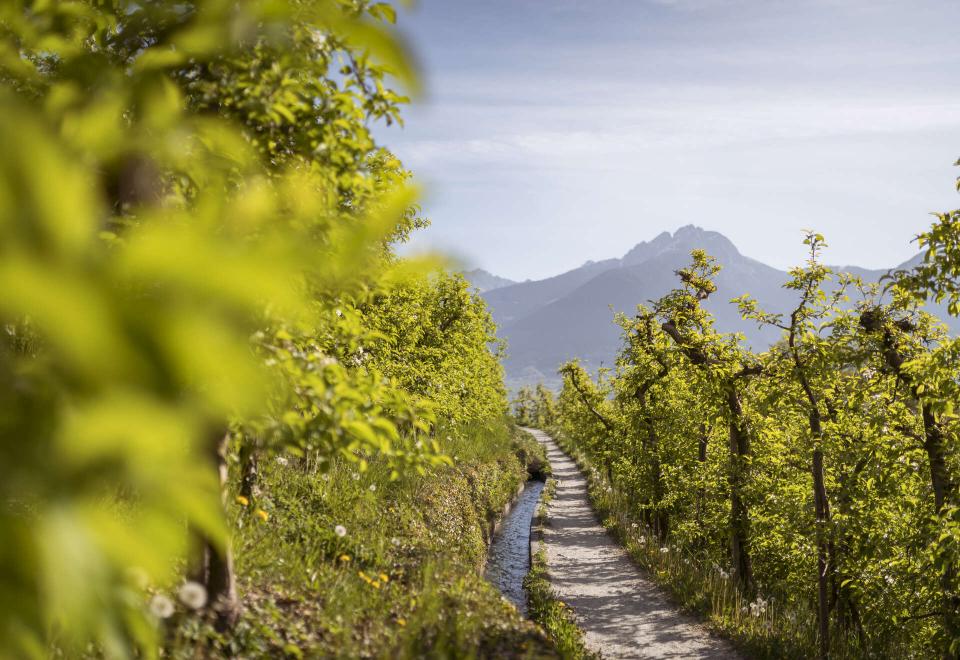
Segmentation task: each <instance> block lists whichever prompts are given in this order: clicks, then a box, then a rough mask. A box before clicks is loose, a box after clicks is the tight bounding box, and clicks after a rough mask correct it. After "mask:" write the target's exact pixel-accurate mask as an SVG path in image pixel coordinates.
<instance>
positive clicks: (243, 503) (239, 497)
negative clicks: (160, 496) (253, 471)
mask: <svg viewBox="0 0 960 660" xmlns="http://www.w3.org/2000/svg"><path fill="white" fill-rule="evenodd" d="M237 504H239V505H240V506H250V500H248V499H247V498H246V497H244V496H243V495H237Z"/></svg>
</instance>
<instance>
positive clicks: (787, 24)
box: [383, 0, 960, 280]
mask: <svg viewBox="0 0 960 660" xmlns="http://www.w3.org/2000/svg"><path fill="white" fill-rule="evenodd" d="M399 24H400V28H401V31H402V32H403V33H404V34H405V35H406V36H407V37H408V40H409V43H410V45H411V48H412V50H413V52H414V54H415V57H416V59H417V60H418V61H419V64H420V67H421V70H422V72H423V82H424V92H423V93H422V94H421V95H420V96H419V98H417V99H416V100H415V102H414V103H413V105H412V106H411V107H408V108H407V109H406V112H405V117H406V125H405V127H404V128H403V129H400V130H395V129H392V128H391V129H389V131H388V132H386V133H385V134H384V135H383V139H384V141H385V142H386V144H388V145H389V146H390V147H391V148H392V149H393V150H394V151H395V152H396V153H397V154H398V155H399V156H400V157H401V159H402V160H403V161H404V163H405V164H406V165H407V166H408V167H409V168H410V169H412V170H413V172H414V174H415V176H416V180H417V181H418V182H419V184H420V185H421V186H422V188H423V197H422V206H423V210H424V215H425V216H427V217H428V218H430V220H431V221H432V226H431V227H430V228H429V229H427V230H425V231H421V232H418V234H417V236H416V237H415V238H414V240H413V241H412V242H411V244H410V246H408V247H407V248H405V250H406V251H408V252H419V251H431V250H432V251H441V252H445V253H447V254H449V255H452V256H454V257H455V258H457V259H459V261H460V263H461V264H462V265H463V266H464V267H467V268H472V267H482V268H484V269H486V270H488V271H490V272H492V273H494V274H497V275H500V276H503V277H509V278H511V279H515V280H523V279H527V278H532V279H539V278H543V277H548V276H551V275H555V274H558V273H560V272H563V271H566V270H569V269H571V268H575V267H577V266H579V265H581V264H582V263H583V262H585V261H587V260H591V259H592V260H599V259H605V258H610V257H619V256H622V255H623V254H624V253H625V252H627V250H628V249H629V248H630V247H632V246H633V245H634V244H636V243H638V242H640V241H644V240H650V239H652V238H653V237H654V236H656V235H657V234H659V233H661V232H662V231H665V230H666V231H671V232H672V231H674V230H676V229H677V228H678V227H680V226H683V225H687V224H695V225H698V226H701V227H704V228H706V229H713V230H716V231H720V232H722V233H723V234H725V235H726V236H727V237H728V238H730V239H731V240H732V241H733V242H734V243H735V244H736V245H737V247H738V248H739V249H740V251H741V252H743V253H744V254H746V255H747V256H750V257H753V258H755V259H759V260H761V261H764V262H766V263H768V264H770V265H772V266H776V267H780V268H785V267H787V266H790V265H793V264H796V263H799V262H800V261H801V260H802V259H803V254H804V253H803V246H802V244H801V232H802V230H803V229H805V228H812V229H815V230H817V231H819V232H821V233H823V234H824V235H825V236H826V238H827V241H828V243H829V245H830V248H829V249H828V251H827V253H826V259H827V261H828V262H830V263H833V264H837V265H859V266H864V267H869V268H885V267H891V266H894V265H897V264H899V263H901V262H903V261H905V260H907V259H908V258H910V257H911V256H913V255H914V254H915V253H916V252H917V246H916V244H915V243H911V241H912V239H913V238H914V237H915V236H916V234H917V233H919V232H920V231H922V230H923V229H924V228H926V227H928V226H929V225H930V223H931V222H932V220H933V218H932V217H931V216H930V215H929V214H930V213H931V212H933V211H945V210H948V209H954V208H957V207H960V195H958V194H957V193H956V192H955V189H954V181H955V178H956V177H957V175H960V168H955V167H953V163H954V162H955V161H956V160H957V158H958V157H960V39H957V29H958V28H960V2H958V1H957V0H898V1H893V0H473V1H468V0H420V1H419V3H417V5H416V6H415V7H414V8H413V9H412V10H409V11H404V12H401V15H400V18H399Z"/></svg>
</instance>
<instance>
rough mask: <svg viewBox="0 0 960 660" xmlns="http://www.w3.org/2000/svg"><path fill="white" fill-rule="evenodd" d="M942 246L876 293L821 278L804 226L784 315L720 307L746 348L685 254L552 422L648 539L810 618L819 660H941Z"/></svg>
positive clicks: (950, 261) (948, 633) (945, 245)
mask: <svg viewBox="0 0 960 660" xmlns="http://www.w3.org/2000/svg"><path fill="white" fill-rule="evenodd" d="M958 239H960V215H958V213H956V212H954V213H948V214H944V215H942V216H940V219H939V221H938V223H937V224H936V225H935V226H934V228H933V229H932V231H931V232H929V233H927V234H924V235H923V236H922V237H921V241H922V243H923V244H924V245H925V246H926V248H927V260H926V261H925V262H924V263H923V264H922V265H921V266H919V267H918V268H917V269H915V270H914V271H910V272H905V273H898V274H895V275H894V277H893V278H892V279H891V280H890V281H888V282H886V287H885V288H881V287H880V286H879V285H865V284H864V283H862V282H861V281H859V280H858V279H857V278H854V277H851V276H848V275H843V274H839V273H835V272H833V271H832V269H830V268H828V267H826V266H824V265H823V264H822V262H821V260H820V253H821V250H822V248H823V247H824V240H823V237H822V236H820V235H818V234H814V233H809V234H808V235H807V236H806V240H805V243H806V245H807V246H808V248H809V259H808V260H807V262H806V263H805V264H804V265H803V266H800V267H797V268H794V269H792V270H791V271H790V279H789V281H788V282H787V283H786V285H785V286H786V287H787V288H789V289H791V290H793V291H795V292H796V301H797V302H796V307H795V308H794V309H792V310H790V311H789V313H786V314H778V313H772V312H770V311H767V310H764V309H763V308H762V307H761V306H760V305H759V304H758V303H757V301H755V300H753V299H751V298H750V297H749V296H744V297H742V298H738V299H736V300H735V301H734V302H735V303H736V304H738V305H739V308H740V312H741V314H742V316H743V317H744V318H745V319H748V320H752V321H754V322H756V323H758V324H761V325H769V326H773V327H776V328H779V329H780V330H781V332H782V339H781V340H780V341H779V342H777V343H776V344H775V345H774V346H772V347H771V348H770V349H769V350H767V351H764V352H762V353H756V352H753V351H751V350H749V349H748V348H746V347H745V346H744V343H743V342H742V338H741V337H738V336H736V335H731V334H724V333H720V332H718V331H717V330H716V329H715V327H714V319H713V317H712V316H711V314H710V313H709V312H707V311H706V309H705V308H704V306H703V303H704V301H705V300H707V299H708V298H709V297H710V296H711V295H713V294H714V293H715V291H716V286H715V284H714V277H715V275H716V274H717V272H718V271H719V269H720V266H719V265H718V264H717V263H716V262H715V261H714V260H713V259H712V258H711V257H710V256H708V255H707V254H705V253H704V252H702V251H695V252H693V254H692V263H691V264H690V265H689V266H688V267H686V268H683V269H681V270H680V271H678V272H677V276H678V278H679V285H678V287H677V288H676V289H674V290H673V291H671V292H670V293H668V294H667V295H665V296H664V297H662V298H661V299H659V300H657V301H655V302H652V303H651V304H650V305H649V306H644V305H641V306H639V307H638V309H637V313H636V315H635V316H634V317H632V318H630V317H626V316H623V315H620V316H618V318H617V321H618V323H619V324H620V326H621V327H622V328H623V348H622V350H621V352H620V354H619V357H618V360H617V366H616V370H615V371H614V372H613V373H611V372H609V371H607V372H601V374H600V376H599V378H598V379H597V380H596V381H594V380H592V379H591V377H590V375H589V374H588V373H587V372H586V371H585V370H584V369H583V368H582V367H581V366H580V365H579V364H578V363H577V362H571V363H568V364H566V365H564V367H563V368H562V369H561V373H562V375H563V377H564V385H563V390H562V392H561V394H560V396H559V400H558V402H557V404H556V406H557V414H556V417H555V418H554V420H553V421H554V423H555V424H556V425H557V426H558V427H559V430H560V432H562V433H563V434H564V435H565V436H566V437H567V438H568V439H570V440H571V441H572V442H573V443H574V444H575V445H576V446H577V447H578V448H579V449H581V450H582V451H584V452H585V453H586V454H587V456H588V457H589V458H590V459H591V461H592V462H593V464H594V465H595V466H600V467H602V471H603V472H604V478H605V479H607V480H608V481H609V483H610V484H611V485H612V487H613V488H614V489H615V490H616V491H617V492H618V493H619V494H620V495H621V496H624V497H627V498H628V500H629V507H630V509H631V510H632V511H633V512H635V514H636V516H637V517H638V519H640V520H642V521H643V522H644V523H645V524H646V527H647V529H648V533H649V534H650V535H651V536H652V537H654V538H656V539H658V540H659V543H660V544H661V545H663V546H665V547H668V546H669V547H675V548H677V549H678V550H679V551H680V552H681V553H683V554H684V556H686V557H687V558H692V559H694V560H695V561H696V562H698V563H699V565H701V566H704V567H714V568H713V569H711V570H717V571H720V572H721V573H722V574H723V575H728V574H729V575H730V578H731V579H732V580H735V583H736V585H737V588H738V590H739V592H740V593H741V594H742V595H743V596H744V597H745V599H746V600H747V601H750V600H754V599H761V600H762V601H763V602H768V601H769V600H770V598H771V597H773V598H775V600H776V601H777V602H778V603H779V605H778V607H780V608H781V609H782V610H785V611H787V610H792V611H794V612H797V611H799V612H809V611H812V612H813V613H814V616H812V617H811V619H812V620H815V621H816V630H815V631H811V637H813V638H815V639H816V640H817V648H818V652H819V655H820V657H827V656H828V655H830V654H831V653H832V652H837V651H841V650H842V651H846V652H848V653H851V654H853V655H858V654H864V653H867V652H870V653H874V654H878V655H881V656H894V655H900V654H910V655H920V656H922V655H928V654H936V653H939V654H941V655H943V657H956V656H957V655H960V580H958V571H960V501H958V478H960V443H958V433H960V426H958V419H957V416H956V415H955V412H954V402H955V401H956V399H957V394H958V391H957V388H958V383H960V379H958V374H960V362H958V359H960V340H958V339H956V338H952V337H949V336H948V335H947V333H946V331H945V329H944V328H943V326H942V325H941V324H940V323H939V322H937V320H936V319H934V318H933V317H931V316H930V315H929V314H927V313H925V312H924V311H923V309H922V305H921V302H922V301H923V300H924V299H926V298H928V297H932V298H935V299H937V300H944V299H947V300H948V301H949V302H950V304H951V310H953V311H955V310H956V299H957V287H956V275H957V273H958V272H960V270H958V269H957V263H958V261H957V254H958V251H957V246H958ZM538 408H539V407H538V406H537V405H532V406H528V407H527V409H525V412H526V415H527V417H528V418H536V417H537V415H538ZM935 649H938V650H935Z"/></svg>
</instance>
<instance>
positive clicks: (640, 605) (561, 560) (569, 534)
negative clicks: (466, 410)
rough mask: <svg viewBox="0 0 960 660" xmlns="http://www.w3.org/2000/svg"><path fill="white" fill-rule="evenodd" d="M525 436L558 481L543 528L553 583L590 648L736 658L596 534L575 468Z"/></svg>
mask: <svg viewBox="0 0 960 660" xmlns="http://www.w3.org/2000/svg"><path fill="white" fill-rule="evenodd" d="M530 432H531V433H533V435H534V436H535V437H536V438H537V440H539V441H540V442H541V443H542V444H543V445H544V446H545V447H546V449H547V456H548V457H549V459H550V465H551V467H552V469H553V476H554V477H555V478H556V479H557V480H558V484H557V491H556V495H555V496H554V498H553V500H552V501H551V502H550V506H549V509H548V511H547V523H546V525H544V542H545V545H546V550H547V566H548V569H549V573H550V582H551V583H552V584H553V587H554V589H555V590H556V592H557V594H558V596H559V597H560V599H561V600H562V601H564V602H565V603H567V604H568V605H569V606H570V607H572V608H573V611H574V612H575V613H576V615H577V621H578V623H579V624H580V626H581V627H582V628H583V630H584V632H585V634H586V642H587V645H588V646H589V647H590V648H591V649H593V650H596V651H600V652H601V653H602V654H603V657H604V658H723V659H731V660H732V659H734V658H739V657H740V656H739V655H738V654H737V653H736V652H735V651H734V650H733V647H732V646H731V645H730V644H729V642H727V641H725V640H722V639H718V638H716V637H712V636H711V635H710V633H709V632H708V631H707V630H706V629H705V628H704V627H703V626H702V625H700V624H699V623H698V622H697V621H696V620H694V619H692V618H691V617H689V616H686V615H684V614H682V613H680V612H679V611H678V610H677V608H676V606H674V605H673V604H672V603H671V602H670V601H669V599H668V598H667V597H666V595H664V594H663V593H662V592H661V591H660V590H659V589H658V588H657V586H656V585H655V584H654V583H653V582H651V581H650V580H649V579H648V578H647V577H646V576H645V575H644V574H643V573H642V571H641V570H640V569H639V568H638V567H637V566H636V565H635V564H634V563H633V562H632V561H631V560H630V558H629V557H628V556H627V554H626V552H625V551H624V550H623V548H621V547H620V545H619V544H618V543H617V542H616V541H615V540H614V539H613V538H612V537H611V536H610V535H609V534H607V531H606V530H605V529H604V528H603V527H601V525H600V523H599V522H598V520H597V517H596V515H595V514H594V512H593V509H592V508H591V507H590V503H589V500H588V499H587V482H586V479H585V478H584V476H583V474H582V473H581V472H580V470H578V469H577V466H576V464H575V463H574V462H573V460H572V459H571V458H570V457H569V456H567V455H566V454H565V453H563V451H561V449H560V448H559V447H558V446H557V444H556V443H555V442H554V441H553V439H552V438H550V437H549V436H547V435H546V434H545V433H542V432H541V431H534V430H532V429H531V430H530Z"/></svg>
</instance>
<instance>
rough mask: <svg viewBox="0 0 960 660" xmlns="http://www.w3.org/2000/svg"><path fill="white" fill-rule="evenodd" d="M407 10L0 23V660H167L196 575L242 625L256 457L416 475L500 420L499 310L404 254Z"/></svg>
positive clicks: (286, 7)
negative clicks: (164, 607)
mask: <svg viewBox="0 0 960 660" xmlns="http://www.w3.org/2000/svg"><path fill="white" fill-rule="evenodd" d="M395 18H396V16H395V11H394V9H393V7H391V6H390V5H389V4H387V3H382V2H370V1H368V0H315V1H308V2H302V1H300V0H296V1H294V0H290V1H287V0H270V1H265V2H261V1H252V2H242V3H237V2H233V1H232V0H196V1H193V2H146V3H144V2H127V1H125V0H117V1H115V2H106V3H105V2H93V1H90V2H86V1H80V2H69V3H63V2H52V3H51V2H40V1H35V0H15V1H13V2H6V3H3V6H2V7H0V109H2V116H3V122H0V144H3V145H4V148H3V150H2V153H0V290H2V291H3V295H2V296H0V319H2V322H3V328H4V331H3V333H2V339H0V657H46V656H47V655H48V654H50V653H51V652H54V651H60V652H64V653H66V654H67V655H70V656H71V657H73V656H76V655H77V654H78V653H79V652H80V651H81V650H82V649H86V650H90V649H93V650H94V652H95V653H98V654H106V655H109V656H119V657H124V656H132V655H137V656H138V657H139V656H146V657H153V656H155V655H156V654H157V649H158V645H159V640H160V638H159V636H158V627H157V625H156V624H157V622H156V620H155V619H153V618H152V617H151V616H150V615H149V613H148V611H147V607H146V599H147V594H148V593H149V590H150V589H152V588H153V587H155V586H157V585H160V586H169V585H170V584H171V583H175V582H176V581H177V580H180V579H182V578H183V577H188V578H190V579H192V580H194V581H196V582H198V583H200V584H201V585H203V587H204V588H205V590H206V594H207V599H206V600H207V602H208V607H207V609H208V611H209V612H210V616H211V617H212V618H215V619H216V621H217V623H218V625H219V626H220V628H221V629H228V628H229V627H230V626H231V625H232V623H233V622H234V621H235V619H236V616H237V612H238V608H239V606H240V597H239V595H238V594H237V592H236V584H235V580H234V574H233V558H232V556H231V550H230V541H229V536H230V535H229V531H228V524H227V520H226V518H225V515H224V504H225V500H226V498H227V497H228V495H227V494H228V493H230V494H231V495H233V494H235V493H236V492H237V489H239V493H240V494H242V495H243V496H244V497H245V498H247V500H246V501H250V500H251V499H253V498H254V497H255V496H256V494H257V491H258V489H257V464H258V460H259V459H260V458H261V457H262V456H264V455H267V454H271V453H277V452H287V453H290V454H292V455H293V456H296V457H299V465H300V466H301V468H302V469H304V470H324V469H326V468H327V467H328V466H329V464H330V462H331V461H333V460H346V461H352V462H355V463H356V464H357V465H358V469H359V470H361V471H362V470H364V469H365V467H366V465H367V463H368V462H369V461H374V460H376V461H384V462H387V463H389V464H390V465H391V466H393V467H394V469H395V470H397V471H398V472H399V471H400V470H403V469H408V468H413V469H418V470H423V469H425V468H427V467H429V466H431V465H439V464H443V463H447V462H449V459H448V458H446V457H445V456H444V455H443V447H442V443H441V442H440V441H439V440H438V432H437V429H438V426H439V425H442V426H443V427H444V434H447V433H456V432H457V428H458V427H459V426H461V425H464V424H476V423H483V422H484V421H489V420H490V419H492V418H494V417H497V416H501V415H502V414H503V413H504V411H505V409H506V401H505V393H504V389H503V385H502V373H501V368H500V366H499V363H498V359H497V355H496V353H495V352H491V351H490V350H489V349H488V347H489V346H490V345H491V343H493V342H495V336H494V326H493V324H492V322H491V320H490V317H489V315H488V313H487V311H486V309H485V308H484V306H483V303H482V302H481V301H480V300H479V299H478V298H477V297H476V296H475V295H473V294H471V293H470V290H469V288H468V286H467V284H466V283H465V282H464V281H463V279H462V278H461V277H459V276H455V275H449V274H446V273H444V272H443V271H442V270H441V269H440V268H439V266H440V264H438V263H435V262H430V261H425V260H421V261H417V262H413V261H401V260H399V259H398V258H396V257H395V256H394V255H393V253H392V247H391V246H392V245H394V244H395V243H397V242H399V241H403V240H405V239H406V237H407V236H408V235H409V233H410V232H411V231H413V230H415V229H417V228H418V227H420V226H423V225H424V224H425V221H424V220H423V219H422V218H421V217H420V216H419V213H418V209H417V207H416V206H415V204H414V196H413V194H412V192H411V190H410V189H409V187H408V186H407V179H408V177H409V174H408V173H407V172H406V171H405V170H404V169H403V167H402V165H401V163H400V162H399V161H398V160H397V159H396V158H395V157H394V156H393V155H392V154H391V153H390V152H389V151H388V150H386V149H385V148H383V147H382V146H380V145H378V144H377V143H376V141H375V140H374V138H373V134H372V133H371V128H370V127H371V125H372V124H373V123H375V122H383V123H386V124H392V123H395V122H398V121H400V114H399V109H400V106H401V104H403V103H404V102H405V101H406V98H405V97H404V96H402V95H401V94H399V93H398V92H396V91H394V89H392V88H391V87H393V86H395V85H396V84H400V85H401V86H405V87H406V88H407V89H414V90H415V89H416V76H415V72H414V70H413V67H412V66H411V64H410V58H409V57H408V56H407V53H406V50H405V48H404V46H403V44H402V42H401V41H399V39H398V38H397V36H396V34H395V33H394V31H393V30H392V28H391V24H392V23H393V22H394V20H395ZM238 467H239V470H237V468H238ZM234 477H236V478H237V480H238V481H234V480H233V479H234ZM91 643H93V644H94V646H92V647H91V646H89V645H90V644H91Z"/></svg>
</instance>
